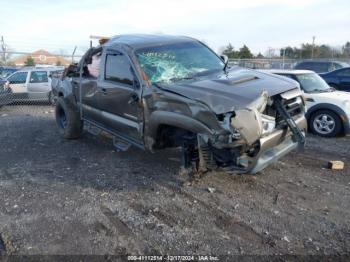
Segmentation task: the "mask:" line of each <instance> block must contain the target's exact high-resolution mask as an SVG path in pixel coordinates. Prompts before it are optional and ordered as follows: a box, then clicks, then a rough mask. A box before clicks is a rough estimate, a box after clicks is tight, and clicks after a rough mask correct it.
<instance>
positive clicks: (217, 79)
mask: <svg viewBox="0 0 350 262" xmlns="http://www.w3.org/2000/svg"><path fill="white" fill-rule="evenodd" d="M295 88H299V84H298V83H297V82H296V81H294V80H292V79H289V78H285V77H280V76H277V75H272V74H268V73H263V72H258V71H255V70H249V69H245V68H240V67H235V68H232V69H230V70H229V71H228V72H227V74H225V73H224V72H222V73H220V74H216V75H210V76H208V77H205V78H201V79H198V80H195V81H184V82H181V83H174V84H171V85H162V89H165V90H169V91H171V92H173V93H177V94H180V95H182V96H185V97H188V98H191V99H195V100H199V101H201V102H203V103H205V104H206V105H208V106H209V107H210V108H211V109H212V111H213V112H214V113H216V114H222V113H226V112H231V111H234V110H237V109H243V108H245V106H246V105H248V104H250V103H251V102H253V101H254V100H255V99H257V98H258V97H259V96H260V95H261V93H262V92H263V91H264V90H266V91H267V92H268V95H269V96H270V97H271V96H274V95H276V94H280V93H284V92H286V91H289V90H292V89H295Z"/></svg>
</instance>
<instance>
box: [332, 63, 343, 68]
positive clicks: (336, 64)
mask: <svg viewBox="0 0 350 262" xmlns="http://www.w3.org/2000/svg"><path fill="white" fill-rule="evenodd" d="M333 65H334V68H335V69H334V70H336V69H340V68H343V66H342V65H340V64H338V63H333Z"/></svg>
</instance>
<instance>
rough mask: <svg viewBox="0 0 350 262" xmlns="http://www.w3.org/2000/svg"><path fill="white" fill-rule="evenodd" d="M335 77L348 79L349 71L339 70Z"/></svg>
mask: <svg viewBox="0 0 350 262" xmlns="http://www.w3.org/2000/svg"><path fill="white" fill-rule="evenodd" d="M337 76H343V77H350V69H344V70H341V71H340V72H339V73H338V74H337Z"/></svg>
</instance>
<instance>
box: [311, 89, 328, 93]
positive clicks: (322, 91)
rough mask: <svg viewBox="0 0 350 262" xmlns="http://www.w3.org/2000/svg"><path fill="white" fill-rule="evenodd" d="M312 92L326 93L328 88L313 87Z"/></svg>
mask: <svg viewBox="0 0 350 262" xmlns="http://www.w3.org/2000/svg"><path fill="white" fill-rule="evenodd" d="M310 92H311V93H325V92H328V89H313V90H311V91H310Z"/></svg>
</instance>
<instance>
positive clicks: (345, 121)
mask: <svg viewBox="0 0 350 262" xmlns="http://www.w3.org/2000/svg"><path fill="white" fill-rule="evenodd" d="M321 110H329V111H331V112H333V113H334V114H336V115H337V116H339V118H340V120H341V131H342V132H348V130H350V125H349V118H348V116H347V115H346V113H345V112H344V110H343V109H341V108H340V107H338V106H336V105H334V104H328V103H320V104H317V105H314V106H312V107H310V108H309V109H308V110H307V112H306V114H305V116H306V119H307V121H308V123H309V124H310V120H311V117H312V116H313V115H314V114H315V113H317V112H319V111H321Z"/></svg>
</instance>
